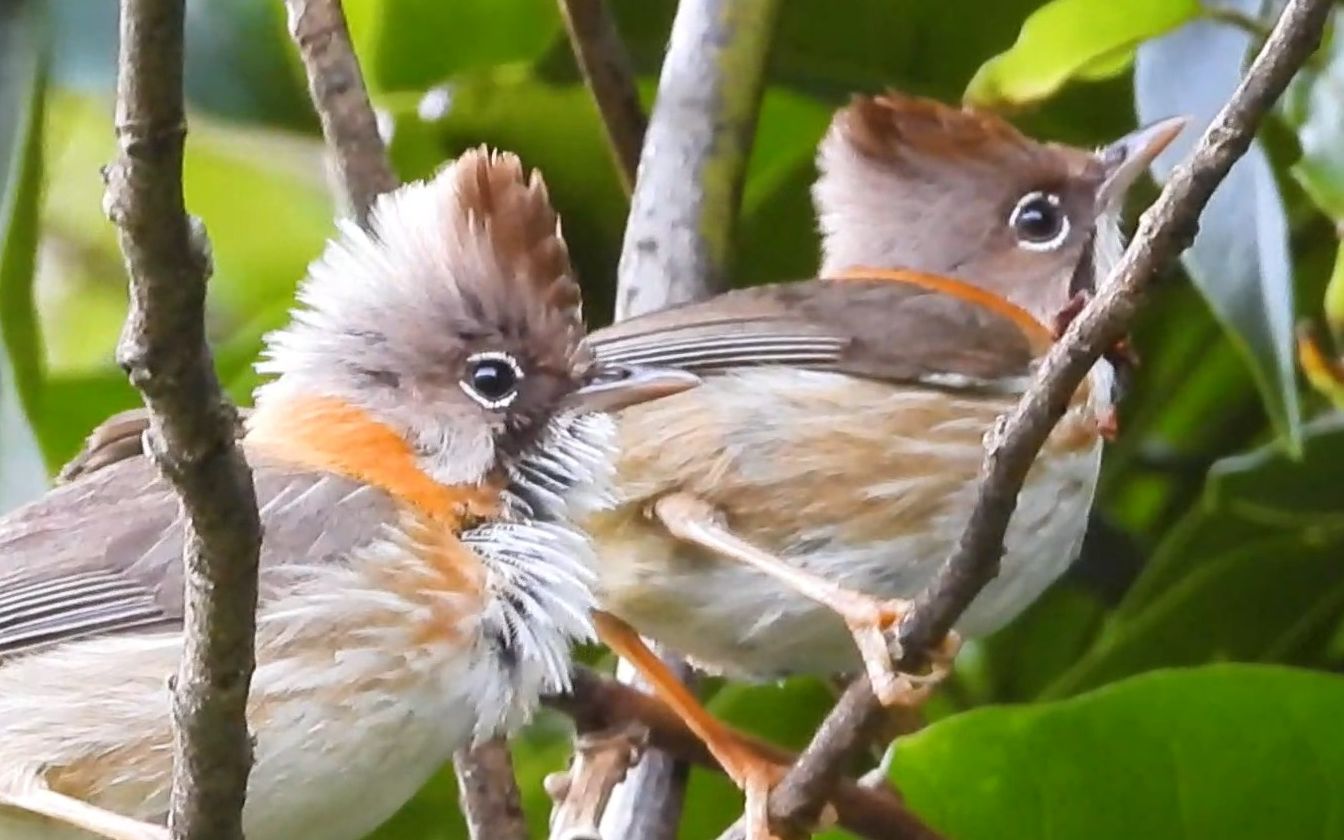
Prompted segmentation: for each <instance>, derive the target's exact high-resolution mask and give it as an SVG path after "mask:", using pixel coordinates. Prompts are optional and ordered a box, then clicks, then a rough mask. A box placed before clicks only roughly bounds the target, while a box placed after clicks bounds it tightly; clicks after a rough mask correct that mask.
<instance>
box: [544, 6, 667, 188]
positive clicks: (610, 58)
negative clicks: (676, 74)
mask: <svg viewBox="0 0 1344 840" xmlns="http://www.w3.org/2000/svg"><path fill="white" fill-rule="evenodd" d="M560 14H561V16H562V17H563V18H564V19H565V29H566V30H567V31H568V32H569V43H570V46H571V47H573V49H574V60H575V61H576V62H578V65H579V70H580V71H581V72H582V73H583V78H584V81H585V82H587V83H588V89H589V90H591V91H592V92H593V99H594V100H595V101H596V102H597V110H598V112H599V113H600V114H601V115H602V127H603V129H605V131H606V134H607V143H608V144H609V145H610V146H611V155H612V157H613V158H614V159H615V161H616V168H617V171H618V172H619V173H620V175H621V185H622V186H623V187H625V193H626V195H629V194H630V193H632V192H633V191H634V188H635V173H636V172H637V171H638V169H639V150H640V149H641V148H643V146H644V131H645V129H646V128H647V127H648V120H647V119H646V118H645V116H644V108H643V107H642V106H641V105H640V104H639V88H637V87H636V86H635V71H634V69H633V68H632V66H631V64H630V52H629V51H628V50H627V49H626V48H625V42H623V41H622V40H621V33H620V31H619V30H617V28H616V21H615V20H614V19H613V18H612V16H611V10H610V9H608V8H607V4H606V0H560Z"/></svg>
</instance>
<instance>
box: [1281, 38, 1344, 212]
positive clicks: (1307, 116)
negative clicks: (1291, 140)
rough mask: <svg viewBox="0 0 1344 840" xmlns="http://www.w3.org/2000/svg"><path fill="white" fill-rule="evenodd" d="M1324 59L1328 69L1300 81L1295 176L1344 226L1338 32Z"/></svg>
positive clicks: (1343, 52) (1342, 54)
mask: <svg viewBox="0 0 1344 840" xmlns="http://www.w3.org/2000/svg"><path fill="white" fill-rule="evenodd" d="M1320 57H1321V58H1324V59H1325V60H1326V63H1325V66H1324V68H1322V69H1321V70H1319V71H1317V72H1314V73H1312V72H1310V71H1309V72H1308V73H1306V74H1304V75H1303V76H1302V77H1301V78H1300V80H1299V84H1300V85H1304V86H1305V89H1306V93H1305V101H1304V102H1303V103H1302V106H1301V109H1300V110H1301V111H1302V112H1303V113H1302V114H1300V117H1301V119H1300V124H1299V125H1298V128H1297V138H1298V141H1299V142H1300V143H1301V145H1302V157H1301V159H1300V160H1298V162H1297V163H1296V164H1295V165H1294V166H1293V167H1292V169H1291V172H1292V173H1293V177H1295V178H1296V179H1297V181H1298V183H1300V184H1301V185H1302V187H1303V188H1304V189H1305V190H1306V191H1307V194H1308V195H1310V196H1311V199H1312V201H1314V202H1315V203H1316V206H1317V207H1319V208H1320V209H1321V212H1323V213H1325V214H1326V215H1327V216H1329V217H1330V218H1331V219H1333V220H1335V221H1336V222H1340V223H1344V37H1341V35H1340V34H1339V33H1338V31H1337V32H1336V35H1335V37H1334V38H1332V39H1331V44H1330V46H1329V47H1328V51H1323V52H1322V53H1321V54H1320Z"/></svg>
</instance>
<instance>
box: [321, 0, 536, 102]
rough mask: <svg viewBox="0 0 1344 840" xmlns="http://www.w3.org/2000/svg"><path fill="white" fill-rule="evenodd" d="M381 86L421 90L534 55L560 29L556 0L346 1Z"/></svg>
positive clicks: (362, 51) (360, 47)
mask: <svg viewBox="0 0 1344 840" xmlns="http://www.w3.org/2000/svg"><path fill="white" fill-rule="evenodd" d="M344 5H345V10H346V14H347V16H348V18H349V22H350V29H351V33H352V35H353V37H354V40H355V49H356V52H357V53H358V54H359V57H360V60H361V63H362V65H363V68H364V73H365V76H366V77H367V81H368V83H369V85H370V87H371V88H372V89H374V90H376V91H422V90H424V89H426V88H428V87H430V86H432V85H437V84H439V83H441V82H444V81H446V80H447V79H448V78H450V77H452V76H454V75H457V74H460V73H464V72H469V71H477V70H482V69H485V68H488V67H494V66H498V65H501V64H509V63H515V62H519V63H526V62H531V61H533V60H535V59H537V58H538V57H540V56H541V54H542V53H543V52H544V51H545V50H546V48H547V47H548V46H549V45H550V44H551V43H552V42H553V41H554V40H555V39H556V37H557V36H558V35H559V34H560V32H561V26H560V15H559V12H558V11H557V8H556V4H555V3H554V2H553V0H452V2H444V0H346V2H345V4H344Z"/></svg>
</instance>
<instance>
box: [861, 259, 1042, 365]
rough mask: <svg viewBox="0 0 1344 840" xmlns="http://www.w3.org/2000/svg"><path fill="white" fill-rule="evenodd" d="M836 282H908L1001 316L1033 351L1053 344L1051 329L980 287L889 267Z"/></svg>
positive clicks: (1039, 351) (1006, 300)
mask: <svg viewBox="0 0 1344 840" xmlns="http://www.w3.org/2000/svg"><path fill="white" fill-rule="evenodd" d="M835 279H837V280H888V281H891V282H893V283H908V284H910V285H911V286H919V287H920V288H921V289H928V290H929V291H934V292H941V293H943V294H947V295H951V296H952V297H955V298H959V299H961V300H964V301H968V302H970V303H974V304H976V305H977V306H981V307H984V308H985V309H988V310H990V311H991V312H994V313H995V314H998V315H1002V316H1003V317H1005V318H1007V319H1008V320H1010V321H1012V322H1013V323H1014V324H1016V325H1017V326H1018V329H1020V330H1022V333H1023V334H1024V335H1025V336H1026V337H1027V341H1028V342H1029V343H1030V344H1031V348H1032V350H1033V351H1035V352H1037V353H1043V352H1045V351H1046V350H1047V349H1049V347H1050V345H1051V344H1053V343H1054V336H1053V335H1052V334H1051V332H1050V330H1049V329H1048V328H1047V327H1046V326H1045V325H1044V324H1042V323H1041V322H1040V321H1038V320H1036V316H1034V315H1032V314H1031V313H1030V312H1028V311H1027V310H1025V309H1023V308H1022V307H1020V306H1018V305H1017V304H1015V303H1013V302H1012V301H1010V300H1008V299H1007V298H1004V297H1001V296H999V295H996V294H994V293H993V292H989V291H986V290H984V289H982V288H980V287H979V286H975V285H972V284H970V283H967V282H965V281H963V280H955V279H953V278H951V277H941V276H939V275H937V274H925V273H924V272H921V271H909V270H906V269H890V268H850V269H846V270H844V271H841V272H840V273H838V274H836V275H835Z"/></svg>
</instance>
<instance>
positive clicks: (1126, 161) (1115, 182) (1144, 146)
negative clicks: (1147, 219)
mask: <svg viewBox="0 0 1344 840" xmlns="http://www.w3.org/2000/svg"><path fill="white" fill-rule="evenodd" d="M1188 121H1189V120H1188V118H1186V117H1168V118H1167V119H1165V120H1160V121H1158V122H1155V123H1153V124H1152V125H1147V126H1144V127H1143V128H1139V129H1135V130H1134V131H1131V132H1130V133H1129V134H1126V135H1125V136H1124V137H1121V138H1120V139H1119V140H1116V141H1115V142H1114V143H1111V144H1109V145H1106V146H1103V147H1102V148H1101V149H1100V150H1098V151H1097V158H1098V159H1099V160H1100V161H1101V165H1102V167H1103V169H1105V172H1106V174H1105V179H1104V180H1103V181H1102V184H1101V190H1100V191H1099V192H1098V194H1097V195H1098V196H1099V198H1100V202H1099V204H1100V206H1101V207H1110V206H1112V205H1114V204H1118V203H1119V202H1121V201H1123V200H1124V197H1125V193H1127V192H1128V191H1129V188H1130V187H1132V186H1133V185H1134V182H1135V181H1136V180H1138V177H1139V175H1141V174H1142V173H1143V171H1144V170H1146V169H1147V168H1148V165H1149V164H1150V163H1152V162H1153V160H1154V159H1155V158H1156V157H1157V156H1158V155H1159V154H1161V153H1162V150H1163V149H1165V148H1166V147H1167V146H1169V145H1170V144H1171V141H1172V140H1175V139H1176V135H1178V134H1180V133H1181V130H1182V129H1183V128H1185V124H1186V123H1187V122H1188Z"/></svg>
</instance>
